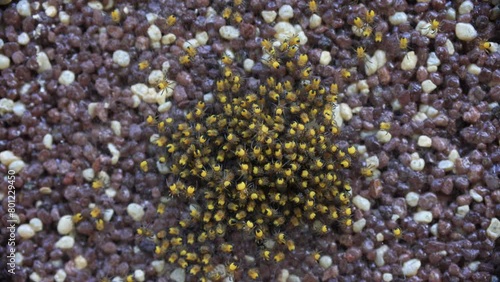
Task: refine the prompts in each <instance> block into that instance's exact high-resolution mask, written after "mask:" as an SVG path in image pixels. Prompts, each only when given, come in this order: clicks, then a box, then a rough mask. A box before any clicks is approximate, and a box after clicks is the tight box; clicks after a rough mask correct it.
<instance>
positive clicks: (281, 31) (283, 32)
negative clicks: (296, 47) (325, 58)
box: [274, 21, 305, 45]
mask: <svg viewBox="0 0 500 282" xmlns="http://www.w3.org/2000/svg"><path fill="white" fill-rule="evenodd" d="M274 30H275V31H276V34H275V35H274V37H275V38H276V39H278V40H279V41H281V42H283V41H285V40H287V39H289V38H291V37H292V36H293V35H294V34H296V32H295V28H293V25H292V24H291V23H289V22H285V21H281V22H279V23H277V24H276V25H274ZM304 43H305V42H303V40H302V39H300V44H301V45H303V44H304Z"/></svg>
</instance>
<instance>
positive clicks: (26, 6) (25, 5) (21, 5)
mask: <svg viewBox="0 0 500 282" xmlns="http://www.w3.org/2000/svg"><path fill="white" fill-rule="evenodd" d="M16 10H17V13H19V15H21V16H23V17H29V16H31V8H30V3H29V2H28V1H26V0H21V1H19V2H18V3H17V5H16Z"/></svg>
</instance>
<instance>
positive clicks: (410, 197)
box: [405, 192, 420, 207]
mask: <svg viewBox="0 0 500 282" xmlns="http://www.w3.org/2000/svg"><path fill="white" fill-rule="evenodd" d="M419 198H420V195H419V194H417V193H415V192H409V193H408V194H406V197H405V200H406V204H408V206H410V207H416V206H417V205H418V199H419Z"/></svg>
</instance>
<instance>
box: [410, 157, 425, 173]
mask: <svg viewBox="0 0 500 282" xmlns="http://www.w3.org/2000/svg"><path fill="white" fill-rule="evenodd" d="M424 167H425V161H424V159H416V160H412V161H411V162H410V168H411V169H413V170H414V171H421V170H423V169H424Z"/></svg>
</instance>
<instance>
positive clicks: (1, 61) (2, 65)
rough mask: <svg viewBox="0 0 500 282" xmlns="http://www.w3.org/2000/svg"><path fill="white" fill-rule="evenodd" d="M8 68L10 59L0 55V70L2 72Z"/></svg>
mask: <svg viewBox="0 0 500 282" xmlns="http://www.w3.org/2000/svg"><path fill="white" fill-rule="evenodd" d="M8 67H10V58H9V57H7V56H5V55H3V54H0V70H4V69H6V68H8Z"/></svg>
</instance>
